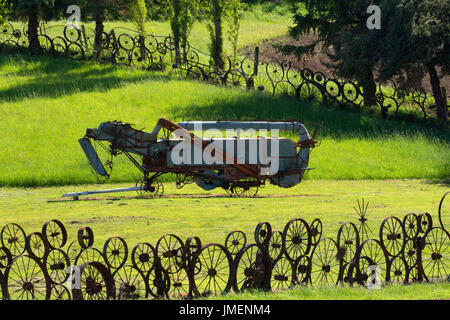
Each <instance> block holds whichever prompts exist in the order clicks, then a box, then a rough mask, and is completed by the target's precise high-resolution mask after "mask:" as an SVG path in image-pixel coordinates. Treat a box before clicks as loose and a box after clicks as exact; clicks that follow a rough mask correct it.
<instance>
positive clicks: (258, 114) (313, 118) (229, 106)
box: [168, 92, 450, 143]
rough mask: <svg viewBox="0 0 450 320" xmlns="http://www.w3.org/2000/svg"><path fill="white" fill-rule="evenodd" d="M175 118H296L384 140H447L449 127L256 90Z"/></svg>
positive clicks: (330, 131) (324, 130) (328, 131)
mask: <svg viewBox="0 0 450 320" xmlns="http://www.w3.org/2000/svg"><path fill="white" fill-rule="evenodd" d="M168 111H169V113H170V114H172V115H173V116H174V117H175V118H177V119H184V120H199V121H207V120H210V121H217V120H252V121H256V120H262V121H265V120H272V121H274V120H276V121H280V120H281V121H298V122H300V123H302V124H304V125H305V126H306V128H307V129H308V131H309V132H310V134H311V132H312V131H313V130H314V128H315V127H316V124H320V125H321V129H320V132H319V133H318V136H319V137H332V138H335V139H340V138H349V137H356V138H361V139H362V138H370V139H384V138H386V137H389V136H393V135H403V136H408V137H410V136H417V135H423V136H425V137H427V138H430V139H439V140H441V141H443V142H447V143H450V130H448V129H434V128H430V127H429V126H426V125H425V124H421V123H413V122H409V121H398V120H386V119H380V118H377V117H376V116H375V115H371V114H365V113H361V112H359V111H353V112H352V111H349V110H341V109H339V108H338V107H335V106H331V105H323V104H318V103H313V102H310V101H299V100H296V99H294V98H288V97H274V96H269V95H267V94H263V93H259V92H255V93H254V94H241V95H233V96H231V95H230V98H229V99H228V98H227V99H223V98H221V97H218V98H217V99H212V101H210V103H209V104H208V105H205V104H203V105H201V106H199V105H189V106H185V107H172V108H170V109H169V110H168Z"/></svg>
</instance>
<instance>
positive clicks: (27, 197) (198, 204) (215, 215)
mask: <svg viewBox="0 0 450 320" xmlns="http://www.w3.org/2000/svg"><path fill="white" fill-rule="evenodd" d="M126 185H127V184H119V185H107V186H99V185H82V186H81V185H80V186H64V187H43V188H1V189H0V199H1V200H0V212H1V224H6V223H9V222H15V223H19V224H20V225H21V226H22V227H23V228H24V229H25V231H26V232H27V233H30V232H33V231H40V230H41V228H42V225H43V223H44V222H45V221H47V220H50V219H59V220H60V221H62V222H63V223H64V224H65V226H66V228H67V230H68V235H69V242H68V244H69V243H70V242H71V241H74V240H76V232H77V230H78V229H79V228H80V227H83V226H90V227H91V228H92V229H93V230H94V234H95V242H94V246H95V247H97V248H102V247H103V243H104V242H105V241H106V240H107V239H108V238H109V237H110V236H113V235H117V236H121V237H124V238H125V239H126V241H127V243H128V246H129V248H130V249H131V248H132V247H133V246H134V245H135V244H137V243H139V242H144V241H145V242H150V243H152V244H156V242H157V240H158V239H159V237H161V236H162V235H163V234H165V233H175V234H176V235H178V236H180V238H182V239H183V240H185V239H187V237H189V236H199V237H200V238H201V240H202V243H203V244H206V243H210V242H214V243H222V244H223V243H224V242H225V238H226V236H227V234H228V233H229V232H231V231H234V230H242V231H244V232H245V233H246V235H247V239H248V242H249V243H254V238H253V232H254V229H255V227H256V225H257V224H258V223H259V222H260V221H269V222H270V223H271V224H272V228H273V229H274V230H283V228H284V226H285V224H286V223H287V222H288V221H289V220H290V219H292V218H299V217H301V218H303V219H305V220H306V221H307V222H311V221H312V220H313V219H315V218H320V219H321V220H322V222H323V236H324V237H331V238H334V239H336V236H337V232H338V229H339V227H340V225H341V224H342V223H344V222H347V221H348V222H354V223H356V224H357V223H358V221H357V215H356V213H355V212H354V210H353V206H355V205H356V200H357V199H361V198H362V197H364V198H365V199H366V200H367V201H369V209H368V224H369V227H370V228H371V230H372V234H371V235H370V236H371V237H374V238H377V237H378V230H379V227H380V224H381V222H382V220H383V219H384V218H386V217H388V216H397V217H400V218H402V217H403V216H404V215H405V214H407V213H409V212H429V213H430V214H431V215H432V217H433V221H434V224H435V225H438V216H437V208H438V205H439V200H440V198H441V196H442V194H443V193H444V192H445V191H447V190H448V183H446V182H445V181H442V180H369V181H364V180H360V181H332V180H326V181H324V180H317V181H313V180H309V181H305V182H303V183H302V184H300V185H299V186H297V187H295V188H292V189H288V190H282V189H279V188H276V187H273V186H267V187H265V188H264V189H262V190H261V192H260V196H259V197H257V198H241V199H239V198H228V197H224V192H221V191H219V190H214V191H211V192H206V191H202V190H201V189H199V188H198V187H196V186H193V185H189V186H187V187H185V188H184V189H182V190H178V189H176V187H175V184H173V183H168V184H166V185H165V189H166V196H164V197H163V198H160V199H139V198H136V197H135V194H134V193H125V194H119V195H117V194H116V195H103V196H101V197H92V196H91V197H88V198H81V199H82V200H81V201H72V200H71V199H65V200H64V199H61V198H60V196H61V194H62V193H65V192H71V191H84V190H92V189H97V188H102V187H121V186H126ZM443 218H444V220H443V221H444V225H446V226H448V225H449V223H450V216H449V215H444V216H443ZM68 244H67V246H68ZM210 298H211V299H250V300H255V299H296V300H309V299H312V300H313V299H389V300H391V299H450V283H448V282H446V283H436V284H414V285H408V286H400V285H388V286H386V287H383V288H382V289H381V290H368V289H364V288H350V287H346V286H338V287H325V288H320V289H318V288H311V287H296V288H294V289H292V290H288V291H284V292H280V293H276V294H267V293H264V292H246V293H242V294H229V295H226V296H223V297H210Z"/></svg>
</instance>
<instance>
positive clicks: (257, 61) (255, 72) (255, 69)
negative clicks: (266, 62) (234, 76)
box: [253, 47, 259, 76]
mask: <svg viewBox="0 0 450 320" xmlns="http://www.w3.org/2000/svg"><path fill="white" fill-rule="evenodd" d="M258 65H259V47H255V64H254V66H253V74H254V75H255V76H257V75H258Z"/></svg>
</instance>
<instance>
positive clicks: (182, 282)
mask: <svg viewBox="0 0 450 320" xmlns="http://www.w3.org/2000/svg"><path fill="white" fill-rule="evenodd" d="M169 277H170V289H169V292H168V295H169V297H170V298H177V299H187V298H189V297H191V295H192V291H193V290H192V287H191V277H190V276H189V273H188V272H187V270H186V269H185V268H181V269H180V270H178V271H177V272H175V273H172V274H169Z"/></svg>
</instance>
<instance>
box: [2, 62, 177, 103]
mask: <svg viewBox="0 0 450 320" xmlns="http://www.w3.org/2000/svg"><path fill="white" fill-rule="evenodd" d="M9 65H10V66H11V68H12V69H13V70H12V71H9V72H7V73H6V71H5V70H2V69H3V68H8V67H9ZM5 73H6V77H5V78H4V79H5V80H4V81H7V79H8V77H11V78H12V79H14V78H20V77H27V78H26V79H20V80H19V81H17V82H18V84H17V85H14V86H11V87H8V88H4V89H1V88H0V102H2V101H5V102H18V101H21V100H23V99H26V98H27V97H50V98H56V97H61V96H62V95H69V94H73V93H78V92H89V91H95V92H104V91H107V90H110V89H114V88H119V87H123V86H125V85H127V84H131V83H137V82H141V81H145V80H169V79H171V76H170V74H169V73H163V72H149V71H145V70H142V69H140V70H137V69H132V68H130V67H127V66H122V65H112V64H109V63H108V64H100V63H96V62H95V63H93V62H86V61H75V60H72V59H68V58H63V57H49V56H39V57H30V56H21V55H17V56H14V57H11V56H8V57H7V56H5V55H0V75H1V74H5Z"/></svg>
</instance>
